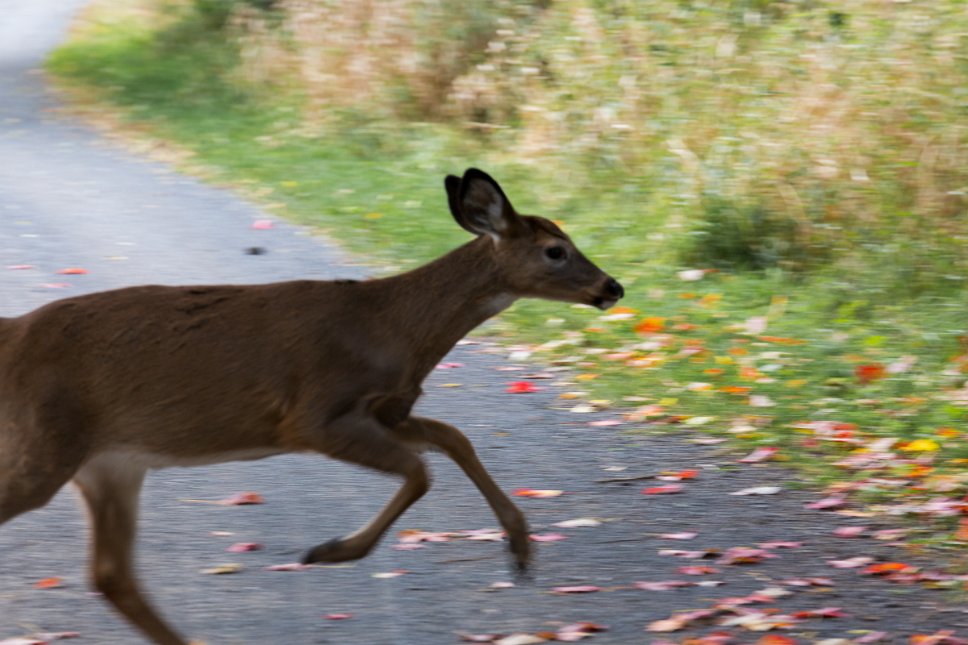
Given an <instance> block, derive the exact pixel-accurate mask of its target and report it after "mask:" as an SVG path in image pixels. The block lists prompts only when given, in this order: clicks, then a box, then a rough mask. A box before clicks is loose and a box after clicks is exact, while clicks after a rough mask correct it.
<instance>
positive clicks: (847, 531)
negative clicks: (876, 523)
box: [834, 526, 867, 538]
mask: <svg viewBox="0 0 968 645" xmlns="http://www.w3.org/2000/svg"><path fill="white" fill-rule="evenodd" d="M866 532H867V527H866V526H840V527H838V528H836V529H834V535H836V536H837V537H842V538H855V537H858V536H860V535H863V534H864V533H866Z"/></svg>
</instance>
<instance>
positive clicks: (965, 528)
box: [955, 517, 968, 542]
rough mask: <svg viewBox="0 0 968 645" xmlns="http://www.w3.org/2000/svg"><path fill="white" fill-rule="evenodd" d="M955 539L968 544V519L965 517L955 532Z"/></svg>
mask: <svg viewBox="0 0 968 645" xmlns="http://www.w3.org/2000/svg"><path fill="white" fill-rule="evenodd" d="M955 539H956V540H961V541H962V542H968V517H963V518H961V520H960V521H959V522H958V530H957V531H955Z"/></svg>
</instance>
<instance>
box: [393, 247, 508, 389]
mask: <svg viewBox="0 0 968 645" xmlns="http://www.w3.org/2000/svg"><path fill="white" fill-rule="evenodd" d="M491 244H492V242H491V240H490V239H489V238H486V237H480V238H477V239H476V240H473V241H471V242H468V243H467V244H465V245H463V246H461V247H459V248H457V249H454V250H453V251H451V252H450V253H448V254H446V255H444V256H442V257H440V258H438V259H436V260H434V261H432V262H430V263H428V264H425V265H423V266H421V267H418V268H416V269H414V270H412V271H409V272H407V273H403V274H401V275H397V276H393V277H390V278H385V279H383V280H381V281H380V282H382V283H383V286H384V287H386V288H388V289H389V290H390V293H391V298H390V302H392V303H393V306H392V307H390V308H388V311H387V313H388V314H389V317H388V318H387V321H388V322H389V323H390V324H392V325H393V326H394V330H395V332H396V333H398V334H399V336H398V337H399V338H400V339H401V340H404V339H405V342H406V343H407V351H408V353H410V354H411V357H412V360H413V362H412V363H411V364H412V365H414V366H415V367H416V371H417V372H418V373H420V374H423V375H425V374H426V373H428V372H429V371H430V370H431V369H433V367H434V366H435V365H436V364H437V363H438V362H439V361H440V360H441V359H442V358H443V357H444V356H445V355H446V354H447V352H449V351H450V350H451V348H453V347H454V345H455V344H457V341H459V340H460V339H462V338H463V337H464V336H466V335H467V334H468V333H469V332H470V331H471V330H472V329H474V328H475V327H477V326H478V325H480V324H481V323H483V322H484V321H485V320H487V319H488V318H491V317H493V316H495V315H497V314H498V313H500V312H501V311H503V310H504V309H506V308H507V307H509V306H510V305H511V304H512V303H513V302H514V301H515V300H516V299H517V298H516V296H514V294H513V293H511V291H510V289H509V288H508V287H507V285H506V284H505V283H504V281H503V280H502V278H501V275H500V271H499V270H498V267H497V265H496V263H495V261H494V257H493V254H492V253H491V249H490V246H491Z"/></svg>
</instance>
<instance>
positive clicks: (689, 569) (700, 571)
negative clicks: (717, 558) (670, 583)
mask: <svg viewBox="0 0 968 645" xmlns="http://www.w3.org/2000/svg"><path fill="white" fill-rule="evenodd" d="M676 571H678V572H679V573H681V574H682V575H685V576H705V575H708V574H710V573H719V569H717V568H715V567H709V566H705V565H701V564H698V565H692V566H685V567H679V568H678V569H676Z"/></svg>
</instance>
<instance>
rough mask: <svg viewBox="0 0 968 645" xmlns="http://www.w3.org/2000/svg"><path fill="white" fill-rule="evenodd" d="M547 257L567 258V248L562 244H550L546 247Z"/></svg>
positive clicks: (552, 258)
mask: <svg viewBox="0 0 968 645" xmlns="http://www.w3.org/2000/svg"><path fill="white" fill-rule="evenodd" d="M545 257H547V258H548V259H549V260H563V259H564V258H565V249H564V247H561V246H549V247H548V248H547V249H545Z"/></svg>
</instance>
